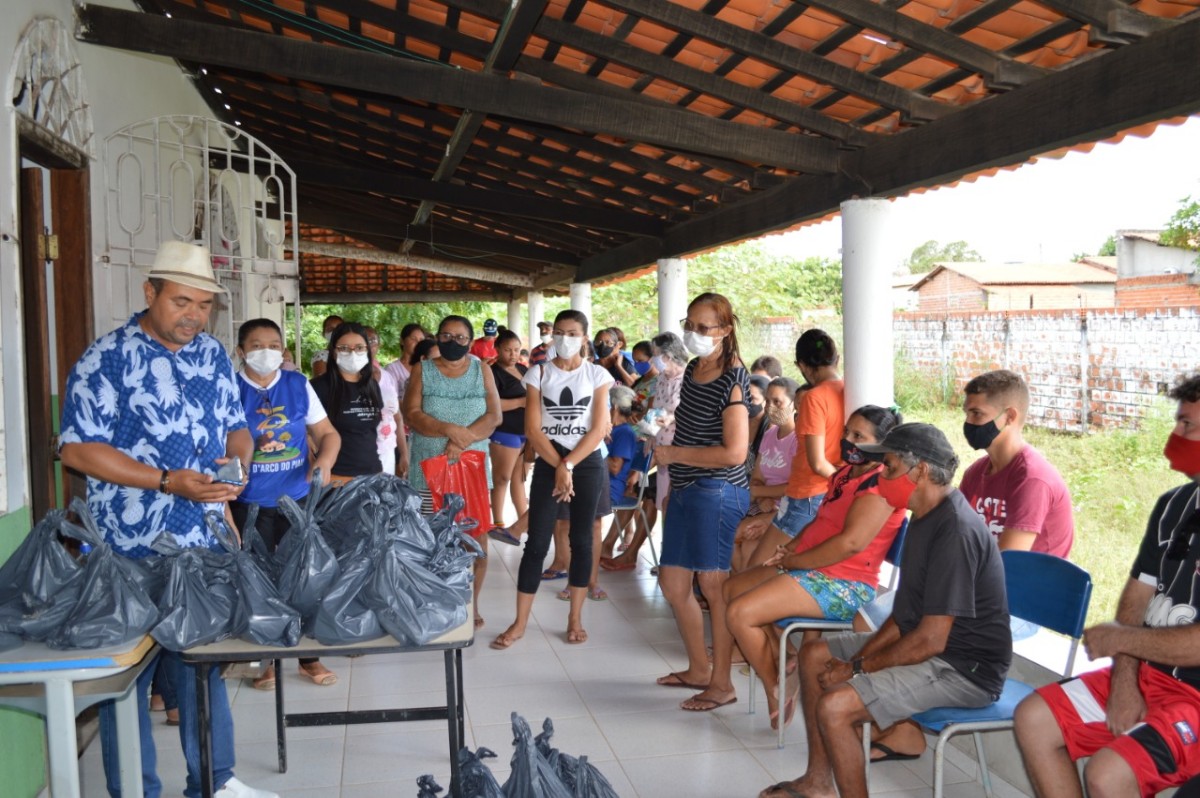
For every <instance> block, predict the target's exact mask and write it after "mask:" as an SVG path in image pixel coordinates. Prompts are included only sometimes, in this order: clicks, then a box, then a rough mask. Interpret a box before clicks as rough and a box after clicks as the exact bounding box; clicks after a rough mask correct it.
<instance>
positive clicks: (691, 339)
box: [683, 331, 717, 357]
mask: <svg viewBox="0 0 1200 798" xmlns="http://www.w3.org/2000/svg"><path fill="white" fill-rule="evenodd" d="M683 345H684V346H686V347H687V350H688V351H689V352H691V353H692V354H693V355H695V356H696V357H708V356H709V355H711V354H712V353H713V350H715V349H716V348H717V343H716V340H715V339H714V338H713V337H712V336H711V335H701V334H700V333H696V332H690V331H689V332H685V333H684V334H683Z"/></svg>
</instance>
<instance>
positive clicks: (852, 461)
mask: <svg viewBox="0 0 1200 798" xmlns="http://www.w3.org/2000/svg"><path fill="white" fill-rule="evenodd" d="M867 459H868V458H867V453H866V452H864V451H863V450H862V449H859V448H858V447H857V446H855V445H854V444H853V443H851V442H850V441H849V440H848V439H846V438H842V462H844V463H847V464H849V465H862V464H863V463H865V462H867Z"/></svg>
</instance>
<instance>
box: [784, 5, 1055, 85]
mask: <svg viewBox="0 0 1200 798" xmlns="http://www.w3.org/2000/svg"><path fill="white" fill-rule="evenodd" d="M805 2H807V3H808V5H810V6H813V7H814V8H820V9H822V10H823V11H827V12H829V13H830V14H833V15H834V16H836V17H838V18H840V19H843V20H845V21H847V22H851V23H853V24H855V25H858V26H859V27H862V28H869V29H871V30H873V31H876V32H878V33H882V34H883V35H885V36H888V37H890V38H893V39H896V40H898V41H901V42H904V43H905V44H906V45H908V46H909V47H913V48H916V49H917V50H920V51H922V52H925V53H929V54H930V55H935V56H937V57H938V58H941V59H944V60H946V61H949V62H950V63H952V64H956V65H958V66H961V67H964V68H966V69H969V70H970V71H972V72H978V73H979V74H981V75H983V77H984V80H985V81H986V82H987V85H988V86H990V87H992V88H1001V89H1011V88H1015V87H1017V86H1023V85H1025V84H1027V83H1029V82H1030V81H1033V80H1036V79H1038V78H1040V77H1042V76H1043V75H1045V74H1046V72H1045V71H1044V70H1042V69H1039V68H1037V67H1034V66H1031V65H1029V64H1024V63H1022V62H1020V61H1014V60H1013V59H1011V58H1008V57H1006V56H1003V55H1001V54H1000V53H997V52H995V51H994V50H989V49H987V48H986V47H980V46H979V45H977V44H973V43H971V42H969V41H967V40H966V39H963V38H960V37H958V36H955V35H954V34H953V33H947V32H946V31H944V30H941V29H940V28H936V27H934V26H933V25H926V24H925V23H924V22H921V21H920V20H918V19H915V18H913V17H910V16H908V15H907V14H901V13H900V12H899V11H893V10H892V9H890V8H885V7H884V6H881V5H879V4H878V3H875V2H872V0H805Z"/></svg>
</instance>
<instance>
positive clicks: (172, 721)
mask: <svg viewBox="0 0 1200 798" xmlns="http://www.w3.org/2000/svg"><path fill="white" fill-rule="evenodd" d="M166 713H167V718H166V720H164V721H163V723H165V724H167V725H168V726H178V725H179V710H178V709H168V710H166Z"/></svg>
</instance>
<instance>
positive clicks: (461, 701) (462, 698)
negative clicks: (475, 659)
mask: <svg viewBox="0 0 1200 798" xmlns="http://www.w3.org/2000/svg"><path fill="white" fill-rule="evenodd" d="M454 671H455V673H457V674H458V692H457V693H455V695H457V696H458V742H459V745H466V744H467V731H466V719H465V715H466V713H465V711H464V709H463V708H464V707H465V706H466V700H467V699H466V693H464V692H463V667H462V649H461V648H456V649H454Z"/></svg>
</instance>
